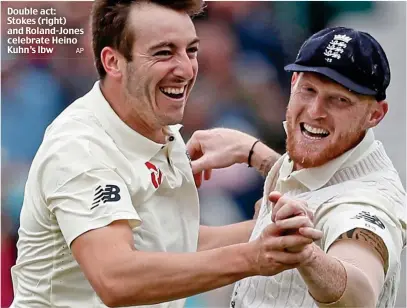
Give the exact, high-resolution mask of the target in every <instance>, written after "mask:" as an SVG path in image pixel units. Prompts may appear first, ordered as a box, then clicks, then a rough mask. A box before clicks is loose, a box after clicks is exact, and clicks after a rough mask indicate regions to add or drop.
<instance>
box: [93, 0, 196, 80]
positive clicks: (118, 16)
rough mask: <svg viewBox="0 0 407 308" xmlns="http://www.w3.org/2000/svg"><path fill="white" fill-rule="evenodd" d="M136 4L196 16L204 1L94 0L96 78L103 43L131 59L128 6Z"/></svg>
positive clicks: (100, 67)
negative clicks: (154, 5)
mask: <svg viewBox="0 0 407 308" xmlns="http://www.w3.org/2000/svg"><path fill="white" fill-rule="evenodd" d="M136 3H154V4H158V5H161V6H163V7H167V8H170V9H173V10H176V11H181V12H185V13H187V14H188V15H189V16H190V17H193V16H195V15H198V14H200V13H201V12H202V10H203V8H204V2H203V0H175V1H165V0H95V1H94V3H93V7H92V15H91V26H92V47H93V53H94V57H95V65H96V69H97V71H98V74H99V77H100V78H101V79H103V78H104V77H105V76H106V71H105V69H104V67H103V64H102V61H101V58H100V53H101V51H102V49H103V48H104V47H106V46H109V47H112V48H114V49H116V50H117V51H119V52H120V53H121V54H122V55H123V56H124V57H125V59H126V60H127V61H131V60H132V54H131V52H132V46H133V43H134V33H133V31H131V30H130V29H129V23H128V22H127V19H128V16H129V13H130V10H131V7H132V6H133V4H136Z"/></svg>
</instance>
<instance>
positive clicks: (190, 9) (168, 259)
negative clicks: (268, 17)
mask: <svg viewBox="0 0 407 308" xmlns="http://www.w3.org/2000/svg"><path fill="white" fill-rule="evenodd" d="M201 9H202V3H201V2H200V1H195V0H191V1H142V0H137V1H131V0H120V1H114V0H96V1H95V2H94V5H93V12H92V39H93V50H94V54H95V59H96V68H97V70H98V73H99V75H100V81H98V82H96V83H95V85H94V87H93V89H92V90H91V91H90V92H89V93H87V94H86V95H85V96H83V97H81V98H79V99H78V100H77V101H75V102H74V103H72V104H71V105H70V106H69V107H68V108H67V109H66V110H65V111H64V112H63V113H62V114H61V115H60V116H58V118H57V119H56V120H55V121H54V122H53V123H52V124H51V125H50V126H49V127H48V129H47V131H46V134H45V137H44V141H43V143H42V145H41V147H40V149H39V151H38V153H37V155H36V157H35V159H34V161H33V164H32V166H31V170H30V173H29V177H28V181H27V185H26V191H25V198H24V204H23V208H22V212H21V226H20V229H19V240H18V244H17V247H18V259H17V263H16V265H15V266H14V267H13V268H12V278H13V286H14V294H15V298H14V302H13V304H12V306H11V307H13V308H20V307H21V308H23V307H30V308H36V307H72V308H78V307H106V306H109V307H118V306H120V307H121V306H143V305H144V306H145V305H148V306H149V307H156V308H157V307H160V308H170V307H171V308H181V307H183V306H184V302H185V299H184V298H185V297H188V296H191V295H193V294H197V293H200V292H205V291H208V290H211V289H215V288H218V287H221V286H224V285H227V284H230V283H233V282H235V281H237V280H239V279H242V278H244V277H248V276H254V275H274V274H277V273H279V272H281V271H283V270H286V269H291V268H294V267H297V266H299V265H301V264H304V263H306V262H310V260H311V259H312V246H311V243H312V242H313V241H314V240H318V239H320V238H321V236H322V232H320V231H318V230H315V229H314V228H313V225H312V222H311V220H310V218H309V217H308V216H304V214H307V210H306V209H305V208H304V207H303V205H302V204H300V203H294V202H293V203H291V204H290V206H289V207H285V209H286V210H287V211H286V216H287V218H288V217H290V216H292V215H302V216H301V217H299V218H300V219H299V220H298V219H296V220H294V221H292V218H288V219H287V220H286V221H288V222H291V223H292V225H290V227H293V228H297V229H300V230H301V231H300V232H301V234H298V235H293V234H291V235H290V234H287V235H283V233H284V231H286V230H285V229H284V228H279V227H276V226H270V228H266V229H265V230H264V231H263V235H262V236H261V237H259V239H258V240H256V241H251V242H250V243H249V242H248V239H249V236H250V233H251V232H252V230H253V227H254V221H253V220H252V221H248V222H243V223H239V224H234V225H229V226H223V227H207V226H199V202H198V193H197V188H196V186H195V182H194V178H193V174H192V170H191V167H190V162H189V159H188V157H187V155H186V146H185V143H184V142H183V140H182V138H181V135H180V133H179V131H178V129H179V125H174V124H178V123H180V121H181V120H182V117H183V112H184V107H185V104H186V100H187V98H188V95H189V93H190V91H191V89H192V86H193V85H194V82H195V80H196V75H197V71H198V63H197V50H198V44H199V42H198V38H197V36H196V33H195V28H194V25H193V23H192V21H191V17H190V15H194V14H195V13H198V12H200V11H201ZM283 209H284V208H283ZM292 247H295V252H289V251H285V250H284V249H285V248H287V249H289V248H292Z"/></svg>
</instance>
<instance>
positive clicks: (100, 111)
mask: <svg viewBox="0 0 407 308" xmlns="http://www.w3.org/2000/svg"><path fill="white" fill-rule="evenodd" d="M88 107H89V108H90V109H91V110H92V111H93V113H94V114H95V116H96V117H97V119H98V120H99V121H100V123H101V124H102V126H103V128H104V129H105V130H106V132H107V134H108V135H109V136H110V137H111V138H112V139H113V141H114V142H115V143H116V145H117V146H118V147H119V148H120V149H122V150H125V151H126V150H127V151H131V152H133V153H136V154H137V155H138V156H141V157H142V158H143V159H145V160H150V159H151V158H152V157H154V156H155V155H156V154H157V153H158V152H159V151H160V150H161V149H162V148H164V147H165V146H167V144H160V143H156V142H154V141H152V140H150V139H148V138H146V137H144V136H143V135H141V134H139V133H138V132H136V131H135V130H133V129H132V128H130V127H129V126H128V125H127V124H126V123H124V122H123V121H122V120H121V119H120V117H119V116H118V115H117V114H116V112H115V111H114V110H113V109H112V107H111V106H110V104H109V102H108V101H107V100H106V98H105V97H104V96H103V93H102V91H101V89H100V81H96V82H95V84H94V86H93V88H92V90H91V91H90V92H89V104H88ZM181 127H182V125H180V124H178V125H171V126H168V127H167V128H166V129H165V133H166V134H168V138H167V141H168V139H169V137H170V136H171V135H174V134H175V133H176V132H177V131H179V129H180V128H181Z"/></svg>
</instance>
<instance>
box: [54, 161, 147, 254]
mask: <svg viewBox="0 0 407 308" xmlns="http://www.w3.org/2000/svg"><path fill="white" fill-rule="evenodd" d="M46 201H47V204H48V208H49V210H50V211H51V212H52V213H54V214H55V216H56V218H57V220H58V224H59V226H60V229H61V232H62V234H63V236H64V238H65V240H66V242H67V243H68V245H69V246H70V245H71V243H72V241H73V240H74V239H75V238H77V237H78V236H79V235H81V234H83V233H85V232H87V231H90V230H93V229H97V228H101V227H104V226H107V225H109V224H110V223H112V222H113V221H116V220H128V221H129V224H130V226H131V227H132V228H133V227H136V226H138V225H139V224H140V222H141V220H140V217H139V215H138V214H137V212H136V210H135V208H134V207H133V205H132V202H131V198H130V194H129V192H128V189H127V186H126V185H125V183H124V182H123V180H122V179H121V178H120V177H119V176H118V175H117V174H116V173H115V172H113V171H112V170H109V169H96V170H95V169H92V170H88V171H86V172H83V173H81V174H79V175H77V176H75V177H74V178H72V179H70V180H68V181H67V182H66V183H64V184H63V185H62V186H60V187H59V188H58V189H57V190H56V191H54V192H52V193H50V194H49V195H48V196H47V200H46Z"/></svg>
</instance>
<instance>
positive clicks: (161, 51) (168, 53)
mask: <svg viewBox="0 0 407 308" xmlns="http://www.w3.org/2000/svg"><path fill="white" fill-rule="evenodd" d="M154 56H159V57H160V56H161V57H166V56H171V51H169V50H160V51H158V52H156V53H155V54H154Z"/></svg>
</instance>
